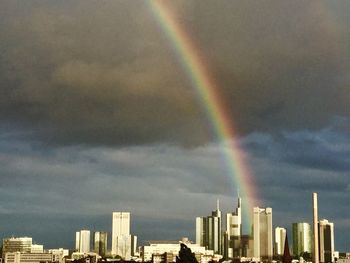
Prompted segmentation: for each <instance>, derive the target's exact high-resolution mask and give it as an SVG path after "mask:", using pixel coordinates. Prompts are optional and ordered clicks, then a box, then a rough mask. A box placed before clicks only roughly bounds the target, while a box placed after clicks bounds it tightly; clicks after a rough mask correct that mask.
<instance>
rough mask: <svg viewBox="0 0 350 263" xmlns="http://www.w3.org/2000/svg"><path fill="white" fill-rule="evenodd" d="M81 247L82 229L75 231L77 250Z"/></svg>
mask: <svg viewBox="0 0 350 263" xmlns="http://www.w3.org/2000/svg"><path fill="white" fill-rule="evenodd" d="M79 249H80V231H77V232H75V251H79Z"/></svg>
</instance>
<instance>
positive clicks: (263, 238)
mask: <svg viewBox="0 0 350 263" xmlns="http://www.w3.org/2000/svg"><path fill="white" fill-rule="evenodd" d="M253 242H254V248H253V256H254V258H262V259H272V253H273V244H272V208H270V207H267V208H259V207H254V210H253Z"/></svg>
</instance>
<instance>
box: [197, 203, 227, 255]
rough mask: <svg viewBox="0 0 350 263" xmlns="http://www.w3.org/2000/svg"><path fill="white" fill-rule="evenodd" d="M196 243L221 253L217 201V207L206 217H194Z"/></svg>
mask: <svg viewBox="0 0 350 263" xmlns="http://www.w3.org/2000/svg"><path fill="white" fill-rule="evenodd" d="M196 243H197V244H199V245H201V246H204V247H206V248H207V249H209V250H213V251H214V253H216V254H221V243H222V235H221V211H220V208H219V201H217V208H216V210H215V211H213V212H212V214H211V215H210V216H207V217H197V218H196Z"/></svg>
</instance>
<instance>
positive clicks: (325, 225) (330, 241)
mask: <svg viewBox="0 0 350 263" xmlns="http://www.w3.org/2000/svg"><path fill="white" fill-rule="evenodd" d="M319 253H320V257H319V259H320V262H322V263H330V262H334V225H333V223H331V222H328V220H326V219H323V220H320V222H319Z"/></svg>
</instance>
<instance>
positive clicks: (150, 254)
mask: <svg viewBox="0 0 350 263" xmlns="http://www.w3.org/2000/svg"><path fill="white" fill-rule="evenodd" d="M180 243H182V242H179V241H149V244H148V245H146V246H142V247H141V249H140V255H141V259H142V261H143V262H146V261H153V262H174V261H176V256H178V254H179V251H180ZM183 243H185V245H186V246H187V247H188V248H190V249H191V251H192V253H194V254H195V257H196V259H197V261H198V262H202V263H204V262H209V261H210V260H212V259H213V257H214V251H213V250H206V248H205V247H202V246H200V245H198V244H192V243H190V242H188V241H187V242H183Z"/></svg>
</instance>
